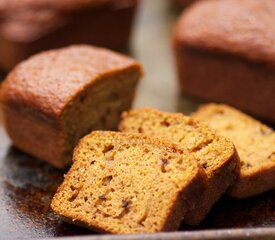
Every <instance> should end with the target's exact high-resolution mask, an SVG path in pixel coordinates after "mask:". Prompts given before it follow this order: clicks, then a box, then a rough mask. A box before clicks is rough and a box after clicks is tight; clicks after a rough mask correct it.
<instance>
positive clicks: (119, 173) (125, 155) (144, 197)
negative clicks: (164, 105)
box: [51, 131, 206, 233]
mask: <svg viewBox="0 0 275 240" xmlns="http://www.w3.org/2000/svg"><path fill="white" fill-rule="evenodd" d="M73 161H74V163H73V165H72V167H71V169H70V171H69V172H68V174H67V175H66V176H65V180H64V182H63V183H62V185H61V186H60V187H59V189H58V190H57V193H56V194H55V196H54V198H53V200H52V204H51V207H52V209H53V210H54V211H55V212H56V213H57V214H59V215H60V216H61V217H62V218H63V219H64V220H65V221H68V222H71V223H74V224H77V225H80V226H84V227H88V228H90V229H92V230H95V231H100V232H110V233H145V232H159V231H173V230H176V229H177V228H178V226H179V224H180V223H181V220H182V219H183V217H184V214H185V212H186V211H187V210H188V209H189V208H190V207H192V205H193V204H194V202H196V201H197V198H198V195H199V194H200V193H201V191H203V190H204V188H205V183H206V182H205V181H206V176H205V174H204V172H203V170H202V169H201V168H200V167H199V165H198V164H197V162H196V161H195V160H194V158H192V156H191V155H190V154H188V153H186V152H184V151H183V150H180V149H178V148H177V147H176V146H175V145H173V144H170V143H166V142H165V141H161V140H157V139H151V138H149V137H146V136H143V135H142V134H131V133H119V132H104V131H97V132H92V133H91V134H89V135H87V136H85V137H84V138H83V139H81V141H80V143H79V144H78V146H77V147H76V149H75V150H74V156H73Z"/></svg>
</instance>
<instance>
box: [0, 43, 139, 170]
mask: <svg viewBox="0 0 275 240" xmlns="http://www.w3.org/2000/svg"><path fill="white" fill-rule="evenodd" d="M141 75H142V70H141V67H140V65H139V64H138V63H137V62H136V61H135V60H133V59H131V58H129V57H126V56H123V55H120V54H117V53H114V52H112V51H109V50H106V49H102V48H96V47H90V46H86V45H75V46H70V47H67V48H63V49H58V50H51V51H47V52H43V53H41V54H37V55H35V56H33V57H31V58H30V59H28V60H26V61H24V62H23V63H21V64H19V65H18V66H17V67H16V68H15V69H14V70H13V71H12V72H11V73H10V74H9V75H8V77H7V78H6V79H5V81H4V82H3V84H2V87H1V92H0V101H1V104H2V109H3V112H4V119H5V126H6V129H7V132H8V134H9V136H10V137H11V139H12V142H13V144H14V145H15V146H16V147H18V148H19V149H21V150H23V151H25V152H27V153H29V154H31V155H33V156H35V157H37V158H40V159H42V160H45V161H48V162H49V163H51V164H53V165H54V166H56V167H59V168H62V167H65V166H66V165H67V164H68V163H70V161H71V156H72V150H73V148H74V146H75V145H76V143H77V141H78V140H79V139H80V138H81V137H83V136H84V135H85V134H87V133H89V132H90V131H91V130H96V129H110V130H113V129H116V128H117V125H118V122H119V118H120V114H121V112H122V111H124V110H126V109H129V108H130V107H131V104H132V101H133V98H134V93H135V88H136V85H137V82H138V80H139V78H140V77H141Z"/></svg>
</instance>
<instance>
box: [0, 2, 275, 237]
mask: <svg viewBox="0 0 275 240" xmlns="http://www.w3.org/2000/svg"><path fill="white" fill-rule="evenodd" d="M168 2H169V1H167V0H143V4H142V5H141V7H140V11H139V15H138V19H137V25H136V28H135V32H134V36H133V44H132V47H131V51H130V54H131V55H132V56H134V57H135V58H137V59H139V60H140V61H141V62H142V64H143V65H144V68H145V73H146V76H145V78H144V80H143V81H142V83H141V84H140V86H139V90H138V95H137V101H136V106H152V107H156V108H159V109H161V110H164V111H178V112H184V113H190V112H191V111H193V110H195V108H196V107H197V105H198V102H195V101H194V100H190V99H187V98H185V97H182V96H180V95H179V93H178V91H177V82H176V77H175V71H174V66H173V58H172V54H171V47H170V46H171V44H170V35H171V31H172V27H173V24H174V22H175V20H176V17H177V13H176V12H175V11H174V10H173V9H171V7H169V5H168ZM0 142H1V144H0V239H16V238H17V239H23V238H27V239H28V238H51V237H57V236H59V237H62V236H71V237H72V238H70V239H83V240H85V239H102V240H103V239H106V240H107V239H125V240H126V239H127V240H128V239H131V240H133V239H167V240H168V239H175V240H176V239H207V240H208V239H248V238H249V239H275V192H274V191H273V192H268V193H265V194H262V195H259V196H256V197H254V198H251V199H247V200H236V199H231V198H229V197H222V198H221V199H220V200H219V201H218V202H217V203H216V205H215V206H214V207H213V209H212V210H211V212H210V213H209V215H208V216H207V218H206V219H205V220H204V221H203V222H202V223H201V225H200V226H197V227H195V228H194V227H193V228H190V227H188V226H184V225H182V226H181V227H180V229H179V231H178V232H174V233H161V234H151V235H124V236H114V235H100V234H96V233H94V232H91V231H89V230H87V229H84V228H80V227H76V226H74V225H70V224H67V223H64V222H62V221H61V220H60V219H59V218H58V216H56V215H54V214H53V212H52V211H51V210H50V207H49V204H50V201H51V198H52V196H53V194H54V192H55V191H56V188H57V187H58V185H59V184H60V183H61V181H62V179H63V174H64V173H65V172H66V171H63V172H62V171H59V170H56V169H54V168H53V167H51V166H49V165H47V164H46V163H43V162H41V161H39V160H37V159H34V158H32V157H30V156H28V155H26V154H24V153H22V152H20V151H18V150H17V149H15V148H14V147H12V146H11V145H10V141H9V139H8V137H7V136H6V134H5V132H4V130H3V128H2V127H1V128H0ZM84 235H86V236H84Z"/></svg>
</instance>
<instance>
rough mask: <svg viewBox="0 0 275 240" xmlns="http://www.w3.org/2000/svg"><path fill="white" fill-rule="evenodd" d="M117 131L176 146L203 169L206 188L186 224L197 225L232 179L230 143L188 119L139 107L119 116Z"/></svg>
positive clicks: (234, 166) (235, 160)
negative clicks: (192, 157) (120, 118)
mask: <svg viewBox="0 0 275 240" xmlns="http://www.w3.org/2000/svg"><path fill="white" fill-rule="evenodd" d="M119 129H120V131H124V132H135V133H143V134H146V135H149V136H154V137H159V138H163V139H166V140H169V141H171V142H173V143H176V144H179V145H180V146H181V147H182V148H184V149H186V150H187V151H188V152H189V153H190V154H191V155H192V156H194V157H195V159H196V160H197V161H198V163H199V164H200V165H201V166H202V167H203V169H204V170H205V172H206V175H207V178H208V186H207V189H206V191H205V192H204V194H203V193H201V194H200V202H199V204H198V205H197V206H196V208H195V209H193V210H191V211H189V212H188V213H187V214H186V215H185V218H184V222H185V223H187V224H191V225H196V224H198V223H199V222H200V221H201V220H202V219H203V218H204V217H205V216H206V214H207V213H208V212H209V210H210V208H211V207H212V205H213V204H214V203H215V202H216V201H217V200H218V199H219V197H220V196H221V194H222V193H224V192H225V191H226V190H227V189H228V187H229V186H230V185H232V183H233V182H234V180H235V178H236V172H237V170H238V169H237V166H238V163H239V158H238V154H237V152H236V150H235V148H234V145H233V144H232V142H230V141H229V140H227V139H226V138H224V137H221V136H218V135H216V134H215V132H214V130H212V129H210V128H209V127H208V126H207V125H205V124H203V123H200V122H198V121H196V120H194V119H193V118H191V117H187V116H184V115H182V114H180V113H174V114H172V113H164V112H160V111H157V110H154V109H149V108H141V109H137V110H132V111H129V112H125V113H123V115H122V120H121V123H120V125H119Z"/></svg>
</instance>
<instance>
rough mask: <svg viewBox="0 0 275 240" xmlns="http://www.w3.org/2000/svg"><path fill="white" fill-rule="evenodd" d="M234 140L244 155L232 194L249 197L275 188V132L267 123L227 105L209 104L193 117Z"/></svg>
mask: <svg viewBox="0 0 275 240" xmlns="http://www.w3.org/2000/svg"><path fill="white" fill-rule="evenodd" d="M193 116H194V117H196V118H198V119H200V120H203V121H206V122H207V123H208V124H209V125H210V126H211V127H212V128H214V129H215V130H217V132H218V133H219V134H221V135H223V136H226V137H228V138H230V139H231V140H232V141H233V142H234V144H235V145H236V148H237V149H238V152H239V154H240V160H241V169H240V176H239V178H238V180H237V182H236V183H235V185H233V186H232V187H231V188H230V191H229V194H230V195H231V196H233V197H237V198H247V197H251V196H254V195H257V194H259V193H262V192H265V191H268V190H271V189H275V133H274V131H273V130H272V129H271V128H269V127H267V126H265V125H264V124H262V123H260V122H258V121H257V120H254V119H252V118H251V117H249V116H247V115H245V114H244V113H242V112H240V111H238V110H236V109H234V108H231V107H229V106H226V105H223V104H206V105H203V106H202V107H200V108H199V109H198V111H197V112H195V113H194V114H193Z"/></svg>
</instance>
